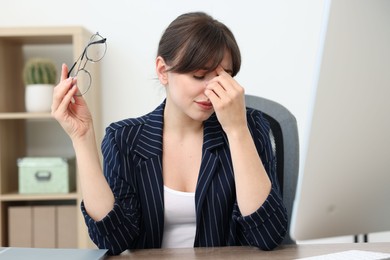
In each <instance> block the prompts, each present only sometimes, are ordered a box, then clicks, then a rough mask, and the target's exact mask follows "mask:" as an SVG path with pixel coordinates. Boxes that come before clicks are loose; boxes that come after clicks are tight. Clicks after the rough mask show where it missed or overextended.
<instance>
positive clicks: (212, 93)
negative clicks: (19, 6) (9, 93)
mask: <svg viewBox="0 0 390 260" xmlns="http://www.w3.org/2000/svg"><path fill="white" fill-rule="evenodd" d="M240 65H241V57H240V51H239V48H238V46H237V43H236V41H235V39H234V36H233V34H232V33H231V31H230V30H229V29H228V28H227V27H226V26H225V25H224V24H222V23H220V22H218V21H216V20H214V19H213V18H212V17H210V16H209V15H207V14H205V13H201V12H197V13H187V14H183V15H181V16H179V17H178V18H176V19H175V20H174V21H173V22H172V23H171V24H170V25H169V26H168V28H167V29H166V31H165V32H164V34H163V36H162V38H161V40H160V43H159V48H158V53H157V58H156V73H157V76H158V79H159V81H160V82H161V84H162V85H163V86H164V87H165V89H166V99H165V100H164V101H163V103H162V104H161V105H160V106H159V107H157V108H156V109H155V110H154V111H152V112H151V113H149V114H147V115H144V116H141V117H139V118H133V119H125V120H122V121H119V122H115V123H112V124H111V125H110V126H109V127H107V130H106V135H105V137H104V139H103V142H102V153H103V158H104V163H103V169H102V168H101V166H100V162H99V156H98V150H97V148H96V144H95V141H94V140H95V138H94V132H93V122H92V119H91V115H90V113H89V110H88V108H87V106H86V104H85V102H84V99H83V98H82V97H80V96H76V95H75V94H76V93H77V86H76V85H75V84H76V81H75V79H72V78H66V77H67V72H68V68H67V67H66V66H65V65H64V66H63V68H62V76H61V82H60V83H59V84H58V86H57V87H56V88H55V91H54V101H53V105H52V114H53V116H54V117H55V118H56V119H57V120H58V121H59V123H60V124H61V125H62V127H63V128H64V129H65V131H66V132H67V133H68V135H69V136H70V138H71V140H72V142H73V146H74V149H75V153H76V157H77V161H78V167H79V175H80V182H81V187H82V194H83V202H82V205H81V209H82V212H83V214H84V217H85V221H86V224H87V226H88V230H89V234H90V237H91V239H92V240H93V241H94V242H95V243H96V245H97V246H98V247H99V248H106V249H109V253H111V254H119V253H121V252H123V251H125V250H127V249H133V248H158V247H193V246H195V247H203V246H205V247H211V246H227V245H251V246H257V247H259V248H261V249H264V250H270V249H273V248H274V247H276V246H277V245H278V244H280V243H281V241H282V240H283V237H284V235H285V233H286V230H287V216H286V210H285V208H284V206H283V202H282V198H281V195H280V191H279V184H278V183H277V178H276V173H275V158H274V154H273V152H272V147H271V142H270V140H269V125H268V122H267V121H266V120H265V119H264V118H263V116H262V114H261V113H260V112H259V111H255V110H252V109H246V108H245V99H244V89H243V87H241V86H240V85H239V84H238V83H237V82H236V81H235V80H234V78H233V77H234V76H235V75H236V74H237V73H238V71H239V69H240ZM72 86H74V87H72ZM72 98H73V99H74V102H71V100H72Z"/></svg>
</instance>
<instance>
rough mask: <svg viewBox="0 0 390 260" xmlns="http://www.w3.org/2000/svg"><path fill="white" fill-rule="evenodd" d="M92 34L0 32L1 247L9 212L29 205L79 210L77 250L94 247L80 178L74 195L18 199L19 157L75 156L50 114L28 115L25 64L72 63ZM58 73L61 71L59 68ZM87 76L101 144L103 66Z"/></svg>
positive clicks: (76, 29) (73, 29)
mask: <svg viewBox="0 0 390 260" xmlns="http://www.w3.org/2000/svg"><path fill="white" fill-rule="evenodd" d="M93 33H94V32H89V31H87V30H86V29H84V28H83V27H80V26H62V27H57V26H49V27H1V28H0V247H7V246H9V243H10V238H9V232H8V230H9V223H10V219H9V217H8V213H9V208H11V207H15V206H18V205H22V206H24V205H25V204H26V205H32V206H34V205H42V204H43V205H45V204H51V205H54V206H62V205H69V204H72V205H75V206H76V207H77V208H78V210H77V223H76V226H77V227H76V229H77V243H76V244H77V246H78V247H79V248H90V247H93V245H92V243H91V242H90V238H89V236H88V232H87V229H86V225H85V223H84V218H83V216H82V214H81V210H80V209H79V205H80V202H81V189H80V187H79V183H78V182H77V178H76V191H74V192H71V193H67V194H19V193H18V192H17V191H18V174H17V173H18V166H17V163H16V162H17V159H18V158H22V157H26V156H56V157H58V156H61V155H59V154H62V152H64V156H67V154H69V151H73V146H72V143H71V141H70V140H69V137H68V136H67V135H66V133H65V131H64V130H63V129H62V128H61V127H60V126H58V124H55V123H56V122H55V120H54V119H53V117H52V115H51V113H50V112H47V113H27V112H24V111H25V102H24V97H25V86H24V84H23V81H22V77H21V75H22V71H23V66H24V63H25V60H26V59H27V58H28V57H29V56H32V55H34V56H36V55H38V56H40V55H42V56H44V57H47V58H53V60H54V61H55V63H56V64H62V63H64V62H69V60H70V61H72V62H73V61H74V60H77V58H78V57H79V55H80V54H81V53H82V52H83V50H84V48H85V46H86V44H87V43H88V41H89V39H90V37H91V35H92V34H93ZM53 50H54V51H53ZM57 69H58V72H60V71H61V68H60V67H59V68H57ZM88 71H89V72H90V73H91V76H92V78H93V79H92V80H93V83H94V86H93V91H90V92H89V93H88V95H85V101H86V103H87V104H88V107H89V110H90V111H91V114H92V116H93V121H94V125H95V133H96V142H97V143H101V140H102V134H103V131H102V129H101V103H100V100H101V99H100V63H96V64H93V66H91V67H89V68H88ZM52 123H53V124H52ZM52 125H55V127H53V126H52ZM57 126H58V127H57ZM42 137H43V139H45V140H49V141H48V142H47V144H46V143H45V144H43V143H44V142H43V141H42ZM52 140H55V141H57V140H58V142H52ZM52 148H57V149H52ZM34 152H35V153H34ZM76 168H77V167H76ZM77 175H78V174H77V170H76V176H77Z"/></svg>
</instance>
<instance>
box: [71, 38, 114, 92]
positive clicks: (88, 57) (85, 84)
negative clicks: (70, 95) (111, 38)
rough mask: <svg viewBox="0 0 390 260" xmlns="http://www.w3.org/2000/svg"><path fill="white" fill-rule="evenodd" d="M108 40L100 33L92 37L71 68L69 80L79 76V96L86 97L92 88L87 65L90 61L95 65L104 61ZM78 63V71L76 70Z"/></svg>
mask: <svg viewBox="0 0 390 260" xmlns="http://www.w3.org/2000/svg"><path fill="white" fill-rule="evenodd" d="M106 40H107V39H106V38H103V37H102V36H101V35H100V34H99V33H98V32H97V33H96V34H94V35H92V36H91V39H90V40H89V42H88V44H87V46H86V47H85V48H84V51H83V53H82V54H81V55H80V57H79V58H78V59H77V60H76V61H75V62H74V64H73V66H72V67H71V68H70V70H69V72H68V78H69V76H72V77H76V76H77V87H78V89H79V92H78V94H77V96H82V95H84V94H85V93H87V91H88V90H89V88H90V87H91V83H92V77H91V74H90V73H89V71H88V70H86V65H87V63H88V61H89V62H93V63H94V62H98V61H100V60H101V59H103V57H104V55H105V54H106V50H107V43H106ZM84 58H85V59H84ZM77 63H78V67H77V70H74V69H75V67H76V64H77ZM72 71H74V73H72Z"/></svg>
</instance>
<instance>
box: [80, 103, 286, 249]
mask: <svg viewBox="0 0 390 260" xmlns="http://www.w3.org/2000/svg"><path fill="white" fill-rule="evenodd" d="M164 107H165V102H163V103H162V104H161V105H160V106H159V107H158V108H156V110H154V111H153V112H151V113H149V114H147V115H145V116H142V117H139V118H135V119H126V120H122V121H119V122H116V123H112V124H111V125H110V126H109V127H107V129H106V134H105V137H104V139H103V142H102V153H103V158H104V166H103V167H104V175H105V177H106V179H107V181H108V183H109V185H110V187H111V189H112V191H113V193H114V196H115V204H114V207H113V209H112V211H111V212H109V213H108V214H107V216H106V217H105V218H103V219H102V220H101V221H94V220H93V219H91V218H90V216H89V215H88V214H87V212H86V210H85V208H84V205H83V203H82V204H81V209H82V212H83V215H84V217H85V221H86V224H87V226H88V231H89V235H90V237H91V239H92V240H93V242H94V243H95V244H96V245H97V246H98V247H99V248H105V249H108V250H109V254H119V253H121V252H123V251H125V250H127V249H135V248H158V247H161V242H162V239H163V228H164V203H163V202H164V199H163V194H164V193H163V178H162V132H163V113H164ZM247 119H248V126H249V129H250V131H251V134H252V136H253V139H254V142H255V145H256V148H257V150H258V153H259V155H260V157H261V159H262V162H263V164H264V166H265V169H266V171H267V173H268V174H269V177H270V179H271V182H272V189H271V192H270V194H269V196H268V198H267V199H266V201H265V202H264V204H263V205H262V206H261V207H260V208H259V209H258V210H257V211H256V212H254V213H253V214H251V215H249V216H242V215H241V213H240V210H239V208H238V205H237V201H236V192H235V182H234V172H233V167H232V161H231V157H230V150H229V145H228V141H227V137H226V135H225V133H224V132H223V130H222V127H221V125H220V124H219V122H218V120H217V118H216V115H215V114H213V115H212V116H211V117H210V118H209V119H208V120H206V121H205V122H204V138H203V139H204V140H203V148H202V160H201V166H200V171H199V176H198V182H197V186H196V191H195V204H196V205H195V207H196V234H195V242H194V247H215V246H235V245H249V246H256V247H259V248H261V249H263V250H271V249H273V248H275V247H276V246H277V245H278V244H280V243H281V242H282V240H283V238H284V235H285V234H286V231H287V213H286V210H285V207H284V205H283V202H282V198H281V195H280V190H279V184H278V181H277V176H276V171H275V157H274V153H273V150H272V144H271V142H270V138H269V125H268V122H267V121H266V120H265V119H264V118H263V116H262V114H261V112H259V111H256V110H253V109H249V108H248V109H247ZM178 163H180V162H178Z"/></svg>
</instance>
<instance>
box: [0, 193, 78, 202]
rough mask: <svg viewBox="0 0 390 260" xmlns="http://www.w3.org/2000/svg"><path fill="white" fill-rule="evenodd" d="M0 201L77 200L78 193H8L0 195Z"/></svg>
mask: <svg viewBox="0 0 390 260" xmlns="http://www.w3.org/2000/svg"><path fill="white" fill-rule="evenodd" d="M0 199H1V201H43V200H44V201H54V200H55V201H60V200H77V199H79V195H78V194H77V193H76V192H71V193H63V194H61V193H50V194H19V193H17V192H15V193H9V194H2V195H0Z"/></svg>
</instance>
